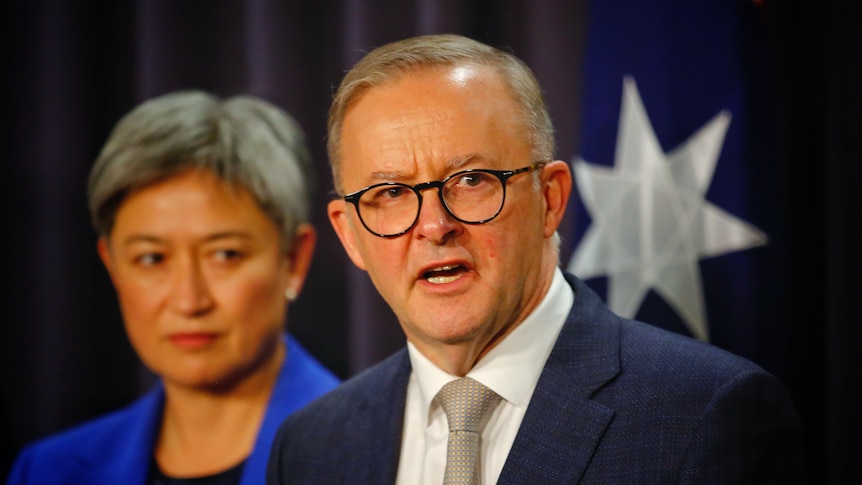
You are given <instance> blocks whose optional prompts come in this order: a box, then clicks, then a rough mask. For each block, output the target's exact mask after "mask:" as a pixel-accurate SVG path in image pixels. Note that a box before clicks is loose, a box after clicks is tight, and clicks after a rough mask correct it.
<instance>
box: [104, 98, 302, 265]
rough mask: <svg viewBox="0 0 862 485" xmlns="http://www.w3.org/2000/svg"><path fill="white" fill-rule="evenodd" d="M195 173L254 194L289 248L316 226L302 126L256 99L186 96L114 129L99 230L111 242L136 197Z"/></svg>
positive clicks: (144, 107)
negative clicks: (311, 223)
mask: <svg viewBox="0 0 862 485" xmlns="http://www.w3.org/2000/svg"><path fill="white" fill-rule="evenodd" d="M191 169H203V170H209V171H211V172H212V173H213V174H215V175H216V176H217V177H219V178H220V179H222V180H224V181H226V182H228V183H229V184H231V185H232V186H234V187H239V188H245V189H247V190H248V191H249V192H250V193H251V195H252V196H253V197H254V199H255V200H256V201H257V203H258V205H259V206H260V208H261V210H262V211H263V212H264V213H265V214H266V215H267V217H269V218H270V219H271V220H272V221H273V222H275V224H276V225H277V226H278V227H279V229H280V230H281V235H282V244H283V245H284V246H285V247H286V248H289V247H290V246H291V244H292V242H293V235H294V234H295V232H296V229H297V228H298V227H299V225H300V224H302V223H304V222H308V220H309V205H310V202H309V199H310V191H311V185H312V183H313V180H312V178H313V177H312V167H311V159H310V156H309V152H308V149H307V147H306V146H305V140H304V134H303V132H302V130H301V128H300V127H299V125H298V124H297V123H296V121H294V119H293V118H291V117H290V115H288V114H287V113H285V112H284V111H282V110H281V109H279V108H277V107H276V106H274V105H272V104H270V103H268V102H266V101H263V100H261V99H258V98H255V97H253V96H247V95H245V96H237V97H233V98H228V99H220V98H217V97H215V96H213V95H211V94H208V93H204V92H201V91H181V92H175V93H170V94H166V95H163V96H160V97H157V98H153V99H151V100H149V101H146V102H144V103H142V104H140V105H139V106H137V107H136V108H135V109H133V110H132V111H131V112H129V113H128V114H126V115H125V116H124V117H123V118H122V119H121V120H120V121H119V122H118V123H117V125H116V126H115V127H114V130H113V132H112V133H111V135H110V137H109V138H108V141H107V142H106V143H105V146H104V147H103V148H102V151H101V153H100V154H99V157H98V159H97V160H96V163H95V164H94V165H93V168H92V170H91V171H90V177H89V181H88V197H89V207H90V216H91V218H92V222H93V226H94V227H95V229H96V231H98V232H99V234H100V235H102V236H105V237H107V236H109V235H110V233H111V231H112V230H113V228H114V223H115V219H116V216H117V210H118V209H119V207H120V205H121V204H122V202H123V200H124V199H125V197H126V196H127V195H129V194H130V193H131V192H133V191H135V190H137V189H140V188H143V187H146V186H148V185H150V184H153V183H155V182H158V181H161V180H164V179H167V178H169V177H172V176H175V175H178V174H180V173H182V172H185V171H188V170H191Z"/></svg>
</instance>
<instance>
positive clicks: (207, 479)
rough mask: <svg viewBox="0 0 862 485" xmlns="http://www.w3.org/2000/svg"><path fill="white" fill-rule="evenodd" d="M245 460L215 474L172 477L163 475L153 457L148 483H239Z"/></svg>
mask: <svg viewBox="0 0 862 485" xmlns="http://www.w3.org/2000/svg"><path fill="white" fill-rule="evenodd" d="M243 466H245V460H243V461H241V462H239V464H237V465H236V466H234V467H231V468H228V469H227V470H225V471H223V472H219V473H216V474H215V475H207V476H203V477H191V478H174V477H169V476H167V475H165V474H164V473H163V472H162V470H161V468H159V464H158V463H156V460H155V459H154V460H153V461H152V463H151V464H150V479H149V481H147V484H148V485H239V480H240V478H241V477H242V468H243Z"/></svg>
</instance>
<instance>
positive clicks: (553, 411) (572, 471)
mask: <svg viewBox="0 0 862 485" xmlns="http://www.w3.org/2000/svg"><path fill="white" fill-rule="evenodd" d="M566 278H567V280H568V281H569V284H571V285H572V286H573V288H574V290H575V302H574V304H573V306H572V311H571V312H570V313H569V317H568V319H567V320H566V323H565V325H564V326H563V329H562V331H561V332H560V336H559V337H558V338H557V342H556V343H555V345H554V349H553V350H552V352H551V355H550V356H549V357H548V361H547V362H546V364H545V368H544V369H543V371H542V375H541V377H540V378H539V382H538V384H537V386H536V390H535V391H534V393H533V397H532V398H531V400H530V404H529V408H528V409H527V412H526V414H525V415H524V421H523V422H522V424H521V428H520V429H519V430H518V435H517V437H516V438H515V442H514V444H513V445H512V449H511V451H510V452H509V456H508V458H507V460H506V463H505V465H504V467H503V471H502V473H501V475H500V479H499V481H498V483H499V484H501V485H502V484H507V483H511V484H524V483H577V482H578V480H580V477H581V476H582V475H583V473H584V470H585V469H586V467H587V464H588V463H589V461H590V459H591V457H592V455H593V453H594V452H595V449H596V447H597V446H598V443H599V441H600V440H601V438H602V435H603V434H604V432H605V429H607V427H608V425H609V424H610V422H611V419H612V418H613V416H614V410H613V409H610V408H608V407H606V406H604V405H602V404H599V403H597V402H595V401H592V400H591V399H590V398H591V396H592V395H593V393H594V392H595V391H596V390H598V389H599V388H600V387H602V386H603V385H604V384H605V383H606V382H608V381H609V380H611V379H612V378H613V377H614V376H616V375H617V373H618V372H619V339H620V337H619V324H618V322H617V317H616V316H614V315H613V314H612V313H610V312H609V311H607V309H606V307H605V306H604V304H603V303H602V302H601V300H600V299H599V297H598V295H596V294H595V293H593V292H592V291H591V290H589V289H588V288H587V287H586V285H585V284H584V283H583V282H581V281H580V280H577V279H575V278H573V277H571V276H570V275H566Z"/></svg>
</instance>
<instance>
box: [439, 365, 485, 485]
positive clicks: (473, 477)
mask: <svg viewBox="0 0 862 485" xmlns="http://www.w3.org/2000/svg"><path fill="white" fill-rule="evenodd" d="M437 402H439V403H440V406H442V407H443V411H445V412H446V419H447V420H448V421H449V443H448V444H447V446H446V473H445V475H444V476H443V485H478V484H479V451H480V449H479V434H480V433H481V428H482V426H484V424H485V421H486V418H487V416H488V414H489V411H491V410H492V409H494V407H496V406H497V403H499V402H500V396H498V395H497V394H496V393H495V392H494V391H492V390H490V389H488V388H487V387H485V386H483V385H482V384H480V383H478V382H476V381H475V380H473V379H471V378H469V377H463V378H461V379H458V380H455V381H452V382H450V383H448V384H446V385H445V386H443V388H442V389H440V392H438V393H437Z"/></svg>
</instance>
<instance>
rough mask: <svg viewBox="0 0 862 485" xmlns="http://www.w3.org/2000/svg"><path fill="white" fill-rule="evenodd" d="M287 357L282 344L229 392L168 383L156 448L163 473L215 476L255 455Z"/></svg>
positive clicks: (186, 475)
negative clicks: (273, 390) (250, 455)
mask: <svg viewBox="0 0 862 485" xmlns="http://www.w3.org/2000/svg"><path fill="white" fill-rule="evenodd" d="M285 354H286V350H285V348H284V345H279V346H278V350H277V351H276V352H275V353H274V355H273V356H272V357H271V358H270V359H268V360H267V361H266V362H265V363H263V364H262V365H261V366H260V367H259V368H258V369H256V370H255V371H254V372H252V373H251V374H250V375H248V376H246V377H245V378H243V379H241V380H240V381H239V382H238V383H237V384H236V385H234V386H232V387H231V388H230V389H227V390H225V389H219V390H218V391H213V390H210V389H197V388H188V387H184V386H180V385H176V384H173V383H170V382H165V409H164V413H163V415H162V424H161V430H160V432H159V436H158V440H157V443H156V449H155V458H156V462H157V463H158V465H159V468H160V469H161V470H162V472H163V473H165V474H166V475H168V476H174V477H195V476H206V475H212V474H215V473H218V472H221V471H224V470H226V469H228V468H230V467H232V466H234V465H236V464H238V463H239V462H241V461H242V460H244V459H245V458H246V457H247V456H248V455H249V454H251V452H252V450H253V449H254V444H255V441H256V439H257V434H258V431H259V429H260V425H261V423H262V422H263V418H264V416H265V414H266V409H267V405H268V404H269V398H270V395H271V394H272V389H273V388H274V387H275V381H276V379H277V378H278V373H279V371H280V370H281V365H282V363H283V362H284V359H285Z"/></svg>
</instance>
